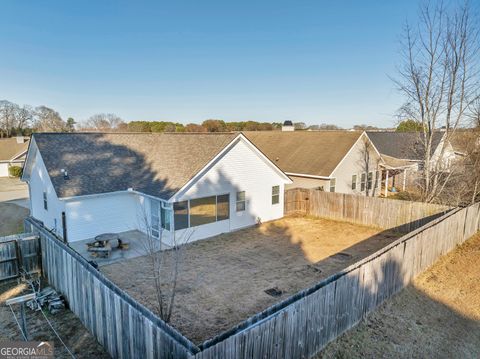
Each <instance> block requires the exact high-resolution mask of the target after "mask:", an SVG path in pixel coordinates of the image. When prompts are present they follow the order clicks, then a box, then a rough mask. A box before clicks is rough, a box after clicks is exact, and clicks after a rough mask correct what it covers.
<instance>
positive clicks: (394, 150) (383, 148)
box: [367, 131, 443, 160]
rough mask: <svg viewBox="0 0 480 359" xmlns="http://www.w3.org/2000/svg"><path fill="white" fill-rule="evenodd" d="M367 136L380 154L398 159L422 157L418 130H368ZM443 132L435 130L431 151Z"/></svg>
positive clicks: (437, 143) (422, 150)
mask: <svg viewBox="0 0 480 359" xmlns="http://www.w3.org/2000/svg"><path fill="white" fill-rule="evenodd" d="M367 135H368V137H370V140H371V141H372V142H373V144H374V145H375V147H376V148H377V150H378V152H380V153H381V154H382V155H387V156H390V157H395V158H399V159H408V160H421V159H423V153H424V145H423V141H422V138H421V136H422V135H421V133H420V132H393V131H390V132H389V131H378V132H377V131H368V132H367ZM442 137H443V132H435V133H434V134H433V140H432V153H433V152H435V150H436V148H437V147H438V145H439V143H440V141H441V140H442Z"/></svg>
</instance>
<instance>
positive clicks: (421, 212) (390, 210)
mask: <svg viewBox="0 0 480 359" xmlns="http://www.w3.org/2000/svg"><path fill="white" fill-rule="evenodd" d="M450 209H451V208H450V207H447V206H441V205H437V204H429V203H421V202H411V201H400V200H392V199H386V198H378V197H365V196H356V195H351V194H344V193H335V192H324V191H319V190H315V189H300V188H294V189H290V190H287V191H285V214H291V213H302V214H305V215H312V216H316V217H325V218H331V219H337V220H344V221H349V222H353V223H358V224H363V225H367V226H375V227H380V228H384V229H394V230H398V231H399V232H404V233H406V232H410V231H413V230H415V229H417V228H419V227H421V226H423V225H424V224H426V223H428V222H429V221H431V220H432V219H435V218H437V217H439V216H441V215H442V214H444V213H446V212H447V211H448V210H450Z"/></svg>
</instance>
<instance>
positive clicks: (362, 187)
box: [360, 172, 367, 192]
mask: <svg viewBox="0 0 480 359" xmlns="http://www.w3.org/2000/svg"><path fill="white" fill-rule="evenodd" d="M365 188H367V173H366V172H362V174H361V175H360V192H364V191H365Z"/></svg>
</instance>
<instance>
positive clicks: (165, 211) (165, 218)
mask: <svg viewBox="0 0 480 359" xmlns="http://www.w3.org/2000/svg"><path fill="white" fill-rule="evenodd" d="M170 214H171V209H170V208H167V207H164V205H163V204H162V206H161V207H160V219H161V220H162V228H163V229H166V230H167V231H169V230H170V221H171V219H170Z"/></svg>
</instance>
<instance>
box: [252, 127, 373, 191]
mask: <svg viewBox="0 0 480 359" xmlns="http://www.w3.org/2000/svg"><path fill="white" fill-rule="evenodd" d="M244 134H245V135H246V136H247V138H248V139H250V140H251V141H252V142H253V143H254V144H255V145H256V146H257V147H258V148H259V149H260V150H261V151H262V152H263V153H265V155H266V156H267V157H268V158H270V160H272V161H273V162H274V163H275V164H276V165H278V167H280V168H281V169H282V170H283V171H284V172H285V173H286V174H287V175H288V176H289V177H290V178H291V179H292V181H293V183H292V184H290V185H287V188H320V189H323V190H324V191H330V192H340V193H351V194H366V192H367V191H368V193H369V195H372V194H373V195H376V194H378V192H379V191H378V189H379V188H380V183H381V177H380V173H379V165H380V163H381V161H382V160H381V157H380V154H379V153H378V151H377V150H376V149H375V146H373V145H372V143H371V142H370V140H369V138H368V136H367V135H366V134H365V132H360V131H358V132H357V131H294V132H282V131H257V132H245V133H244ZM366 154H368V156H367V157H368V158H367V157H366V156H365V155H366ZM366 159H368V161H367V160H366Z"/></svg>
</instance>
